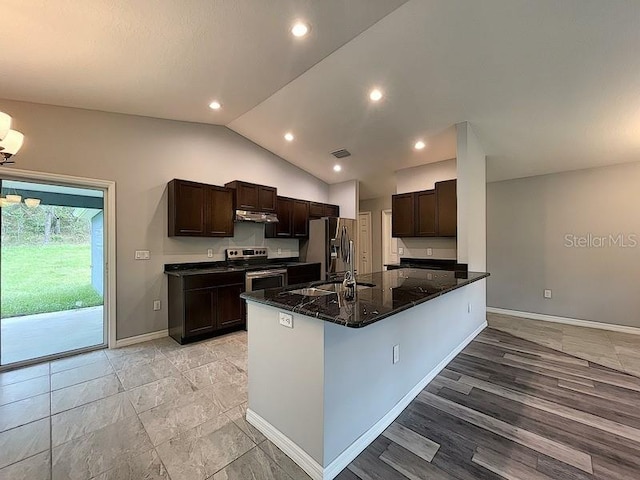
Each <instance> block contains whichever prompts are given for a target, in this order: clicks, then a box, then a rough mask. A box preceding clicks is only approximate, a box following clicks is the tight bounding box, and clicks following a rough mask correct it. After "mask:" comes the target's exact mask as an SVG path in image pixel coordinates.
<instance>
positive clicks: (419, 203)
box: [391, 190, 438, 237]
mask: <svg viewBox="0 0 640 480" xmlns="http://www.w3.org/2000/svg"><path fill="white" fill-rule="evenodd" d="M415 215H416V220H415V235H416V236H417V237H433V236H435V235H437V234H438V231H437V230H438V220H437V217H438V212H437V210H436V191H435V190H425V191H423V192H417V193H416V194H415ZM391 218H392V219H393V216H392V217H391Z"/></svg>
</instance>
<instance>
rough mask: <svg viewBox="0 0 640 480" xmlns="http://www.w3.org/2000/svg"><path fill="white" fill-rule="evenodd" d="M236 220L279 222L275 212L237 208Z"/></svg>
mask: <svg viewBox="0 0 640 480" xmlns="http://www.w3.org/2000/svg"><path fill="white" fill-rule="evenodd" d="M236 222H254V223H278V216H277V215H276V214H275V213H264V212H249V211H247V210H236Z"/></svg>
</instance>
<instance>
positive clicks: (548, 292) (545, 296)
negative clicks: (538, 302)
mask: <svg viewBox="0 0 640 480" xmlns="http://www.w3.org/2000/svg"><path fill="white" fill-rule="evenodd" d="M552 296H553V295H552V292H551V290H550V289H548V288H547V289H545V291H544V298H551V297H552Z"/></svg>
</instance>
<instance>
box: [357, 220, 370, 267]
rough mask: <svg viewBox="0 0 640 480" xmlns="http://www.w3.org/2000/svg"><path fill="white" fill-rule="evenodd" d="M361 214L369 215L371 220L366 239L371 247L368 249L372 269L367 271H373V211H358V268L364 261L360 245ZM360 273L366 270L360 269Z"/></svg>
mask: <svg viewBox="0 0 640 480" xmlns="http://www.w3.org/2000/svg"><path fill="white" fill-rule="evenodd" d="M361 215H362V216H364V217H367V220H368V221H369V229H368V232H369V235H368V238H366V239H365V240H366V242H367V247H369V248H368V250H367V251H368V252H369V269H370V271H369V272H367V273H372V272H373V265H372V263H373V252H372V251H371V249H372V248H373V247H372V243H373V240H372V235H373V232H372V231H371V212H358V234H357V235H358V248H357V255H358V265H357V267H356V268H358V270H361V269H360V267H361V266H362V263H361V260H362V252H361V251H360V248H359V247H360V240H361V238H360V216H361ZM358 273H360V274H363V273H364V272H362V271H359V272H358ZM365 275H366V273H365Z"/></svg>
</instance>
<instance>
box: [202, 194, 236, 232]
mask: <svg viewBox="0 0 640 480" xmlns="http://www.w3.org/2000/svg"><path fill="white" fill-rule="evenodd" d="M233 217H234V211H233V190H230V189H228V188H222V187H214V186H209V187H207V221H206V227H207V228H206V236H208V237H233Z"/></svg>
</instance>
